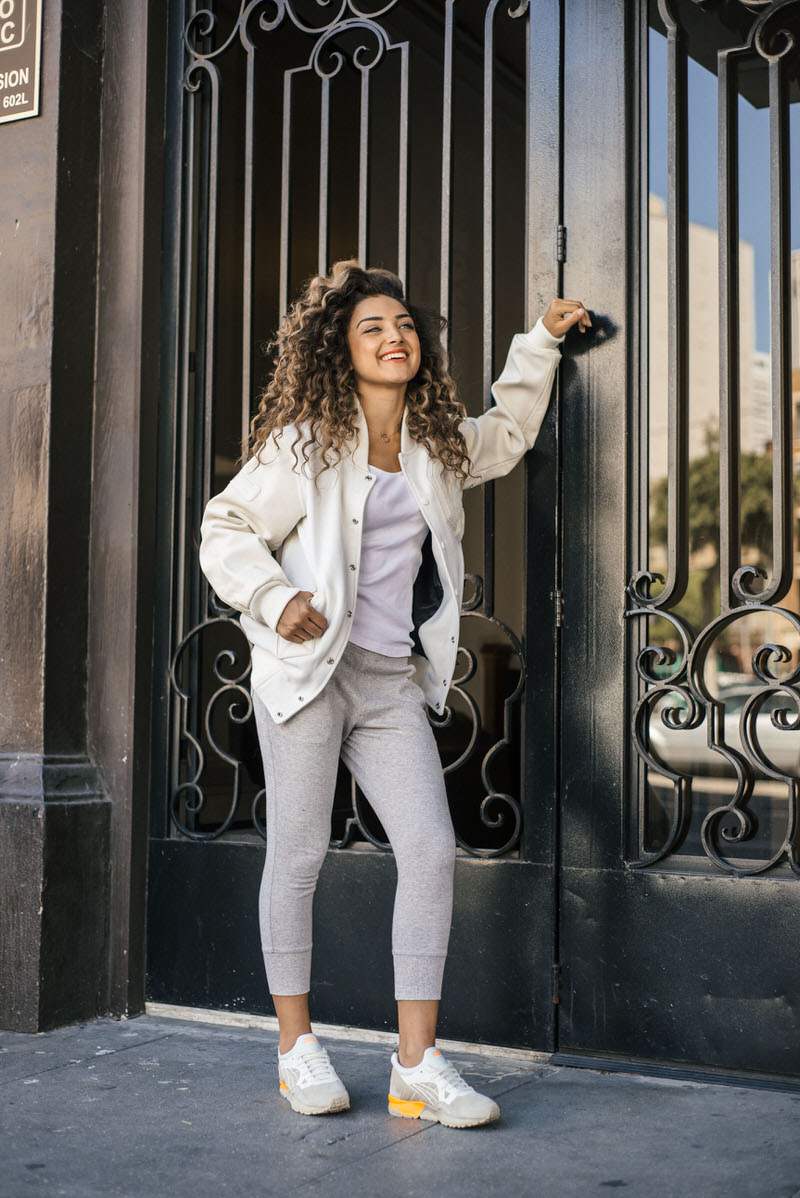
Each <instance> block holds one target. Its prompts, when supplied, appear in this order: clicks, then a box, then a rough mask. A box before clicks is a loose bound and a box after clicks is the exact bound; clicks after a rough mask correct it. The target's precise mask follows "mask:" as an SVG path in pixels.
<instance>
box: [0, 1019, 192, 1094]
mask: <svg viewBox="0 0 800 1198" xmlns="http://www.w3.org/2000/svg"><path fill="white" fill-rule="evenodd" d="M172 1035H174V1033H173V1032H165V1033H164V1035H163V1036H153V1037H152V1039H150V1040H137V1041H136V1043H135V1044H124V1045H123V1046H122V1047H121V1048H115V1049H114V1050H113V1052H104V1053H101V1054H100V1055H99V1056H96V1055H92V1056H86V1057H82V1058H81V1060H80V1061H79V1062H77V1064H79V1065H83V1064H85V1063H86V1062H87V1061H95V1060H98V1061H107V1060H109V1058H113V1057H115V1056H119V1055H120V1054H121V1053H123V1052H128V1051H129V1050H130V1049H131V1048H144V1047H145V1046H146V1045H148V1044H158V1043H160V1041H162V1040H168V1039H169V1038H170V1036H172ZM70 1066H72V1067H75V1066H76V1062H75V1060H74V1059H73V1060H71V1061H61V1062H60V1063H58V1064H54V1065H48V1066H47V1067H46V1068H45V1069H34V1070H33V1071H32V1072H31V1073H26V1074H24V1075H22V1076H21V1077H9V1078H8V1079H4V1078H0V1086H11V1085H14V1083H16V1082H21V1081H25V1080H26V1079H27V1078H31V1077H36V1076H43V1075H44V1074H46V1073H55V1072H57V1070H59V1069H69V1068H70Z"/></svg>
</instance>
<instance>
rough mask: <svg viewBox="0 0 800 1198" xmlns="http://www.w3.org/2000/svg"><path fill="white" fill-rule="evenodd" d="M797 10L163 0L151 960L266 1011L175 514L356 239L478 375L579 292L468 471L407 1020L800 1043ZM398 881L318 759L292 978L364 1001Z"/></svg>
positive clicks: (477, 1027)
mask: <svg viewBox="0 0 800 1198" xmlns="http://www.w3.org/2000/svg"><path fill="white" fill-rule="evenodd" d="M797 10H798V0H783V2H781V0H773V2H768V0H765V2H763V3H761V2H759V0H747V2H745V0H719V2H717V0H649V2H648V0H530V2H528V0H520V2H518V3H514V2H513V0H503V2H502V3H501V2H500V0H436V2H435V3H430V2H426V0H335V2H334V3H324V4H323V3H322V2H321V0H250V3H246V2H245V0H241V3H239V0H218V2H217V3H213V4H209V6H208V7H207V8H203V9H199V8H198V6H197V5H196V4H194V3H192V2H191V0H173V4H172V18H171V31H172V32H171V46H170V63H171V68H170V69H171V72H172V85H171V87H170V89H169V90H170V95H171V108H170V111H169V113H168V119H167V157H166V164H167V186H166V192H167V205H166V207H167V213H168V217H167V222H166V227H165V249H166V252H165V263H166V270H165V288H166V292H167V294H166V300H167V302H166V303H165V305H164V310H165V311H167V312H172V313H174V324H173V325H172V326H169V325H167V326H165V333H164V344H163V346H162V356H163V360H164V363H165V367H166V368H165V385H164V395H163V404H162V410H163V425H162V428H161V450H162V468H161V511H162V520H161V539H160V544H159V572H160V577H161V579H162V592H161V600H160V606H161V611H162V613H163V617H162V619H161V621H160V622H159V631H158V641H157V644H156V647H155V652H156V667H157V668H156V676H157V677H160V678H161V679H162V680H163V687H162V689H161V691H160V692H159V694H158V695H157V697H156V703H155V708H154V761H155V769H154V776H153V785H152V820H151V827H152V838H151V856H150V875H149V878H150V882H149V896H150V897H149V902H150V919H149V995H150V997H151V998H153V999H160V1000H164V1001H173V1002H180V1003H185V1004H193V1005H198V1006H211V1007H227V1008H233V1009H240V1010H249V1011H264V1012H269V1011H270V1010H271V1004H270V1000H269V995H268V993H267V990H266V982H265V978H264V973H263V966H262V962H261V955H260V945H259V934H258V926H257V893H258V884H259V880H260V873H261V866H262V862H263V838H262V829H263V810H264V807H263V804H264V802H265V801H269V796H268V795H266V796H265V794H264V791H263V789H262V786H263V778H262V777H261V774H260V763H259V759H258V749H257V742H256V737H255V729H254V723H253V719H252V714H251V706H250V700H249V695H248V690H247V680H248V671H249V661H248V658H247V652H246V642H245V640H244V638H243V636H242V634H241V631H240V630H239V628H238V625H237V624H236V622H235V620H234V618H233V617H234V615H235V613H232V612H230V611H228V610H226V609H225V608H222V607H220V605H219V603H218V601H217V600H216V598H215V596H214V595H213V594H210V593H209V592H208V589H207V586H206V584H205V582H204V579H203V577H202V575H201V574H200V572H199V570H198V566H197V557H196V548H197V539H198V528H199V522H200V517H201V515H202V510H203V507H204V504H205V502H206V499H207V498H208V496H209V495H210V494H212V493H213V492H214V491H216V490H219V489H221V487H222V486H223V485H224V484H225V482H226V481H227V479H228V478H229V477H230V475H231V473H232V472H233V470H234V469H235V459H236V457H237V456H238V454H239V451H240V445H241V438H242V435H243V432H244V430H245V429H246V427H247V424H248V421H249V417H250V412H251V408H252V404H253V400H254V396H255V394H256V392H257V390H258V388H259V386H260V384H261V383H262V382H263V379H264V371H265V368H266V362H265V359H264V358H263V357H262V355H261V354H260V352H259V346H260V343H261V342H262V341H264V340H266V339H267V338H268V337H269V336H270V335H271V333H272V331H273V330H274V328H275V327H276V324H277V322H278V319H279V317H280V314H281V313H282V311H283V310H284V309H285V307H286V304H287V302H288V301H289V299H290V297H291V295H292V294H293V292H294V291H295V289H296V288H297V286H298V285H299V284H300V282H301V281H302V280H303V279H304V278H306V277H307V276H308V275H310V274H312V273H316V272H317V271H325V270H327V268H328V267H329V266H330V264H331V263H332V262H333V261H335V260H336V259H337V258H343V257H351V256H358V257H359V258H361V259H362V260H364V261H365V262H367V263H370V264H383V265H386V266H389V267H392V268H393V269H396V270H398V271H399V273H400V274H401V275H402V276H403V277H404V279H405V280H406V282H407V286H408V291H409V294H410V295H413V296H414V298H415V300H416V301H417V302H421V303H424V304H427V305H429V306H431V307H436V308H438V309H439V310H441V311H443V312H444V313H445V314H446V315H447V316H448V317H449V319H450V329H449V334H448V337H449V340H448V347H449V350H450V353H451V355H452V360H453V363H454V366H455V372H456V374H457V377H458V379H459V381H460V386H461V393H462V396H463V398H464V400H465V402H466V403H467V406H468V408H469V409H470V411H472V412H476V413H477V412H479V411H481V410H482V408H483V407H485V406H486V405H487V404H489V403H490V402H491V397H490V392H489V385H490V383H491V380H492V377H493V374H494V373H495V372H496V370H497V368H498V367H499V365H500V364H501V363H502V360H503V358H504V356H505V352H506V348H507V345H508V341H509V339H510V337H511V335H512V334H513V333H514V332H515V331H517V330H518V329H520V328H523V327H530V325H531V324H532V323H533V322H534V321H535V319H536V317H537V316H538V315H539V314H540V313H541V312H542V311H543V310H544V308H545V307H546V305H547V303H548V302H549V300H550V299H551V298H552V297H553V296H555V295H562V296H566V297H568V298H579V299H581V300H583V301H584V302H586V303H587V304H588V305H589V307H590V309H591V311H592V314H593V320H594V331H593V334H592V336H591V337H590V338H589V337H586V338H581V337H578V336H577V335H575V336H573V335H570V337H568V338H567V341H566V343H565V345H564V360H563V362H562V364H561V367H560V370H559V375H558V378H557V382H556V387H555V390H554V397H553V402H552V404H551V407H550V410H549V413H548V417H547V419H546V422H545V425H544V427H543V429H542V432H541V434H540V437H539V440H538V442H537V445H536V447H535V449H534V450H533V451H532V452H531V453H530V454H529V455H527V458H526V460H525V463H524V465H523V466H520V467H519V468H518V469H517V470H515V471H514V472H513V473H512V474H511V475H510V476H509V477H508V478H506V479H503V480H499V481H498V482H497V483H495V484H490V485H489V486H487V487H486V488H485V489H484V490H483V492H480V493H476V492H475V491H471V492H469V493H468V495H467V499H468V506H467V521H466V532H465V537H464V547H465V559H466V562H467V570H468V571H469V572H470V574H471V579H470V584H471V585H470V586H469V588H468V593H469V594H470V598H469V599H468V601H467V602H466V603H465V608H464V613H463V614H464V618H463V621H462V638H461V646H462V652H461V662H462V663H463V671H462V674H461V677H460V678H459V679H458V680H457V682H456V684H455V685H454V687H453V690H452V691H451V695H450V712H449V718H447V719H445V720H444V721H442V723H441V726H439V727H438V728H437V737H438V739H439V744H440V749H441V753H442V759H443V763H444V768H445V774H446V778H447V783H448V792H449V795H450V799H451V806H452V811H453V817H454V823H455V827H456V833H457V837H458V841H459V845H460V853H459V859H458V861H457V869H456V903H455V912H454V921H453V931H452V936H451V942H450V954H449V958H448V964H447V968H446V971H445V983H444V994H443V1003H442V1021H441V1025H440V1029H441V1034H442V1035H445V1036H456V1037H459V1038H465V1039H472V1040H476V1041H481V1040H484V1041H492V1042H495V1043H508V1044H516V1045H525V1046H528V1047H534V1048H538V1049H553V1048H556V1049H560V1050H561V1052H562V1053H563V1054H564V1058H565V1059H570V1058H572V1057H574V1056H576V1055H578V1056H581V1057H582V1058H583V1059H586V1058H588V1057H591V1056H598V1055H602V1054H611V1055H616V1056H618V1057H619V1056H624V1057H637V1058H650V1059H659V1060H663V1059H673V1060H681V1061H689V1062H698V1063H704V1064H713V1065H720V1066H729V1067H733V1068H737V1069H760V1070H768V1071H771V1072H784V1073H787V1072H788V1073H800V1049H799V1048H798V1045H800V1037H798V1035H797V1032H798V1030H799V1029H798V1020H797V1016H796V1011H797V1001H798V994H800V969H798V968H797V967H796V966H795V963H794V954H793V952H791V951H787V946H789V945H791V944H793V942H794V938H795V935H796V932H795V929H796V927H797V926H798V916H800V887H799V886H798V884H797V873H798V859H797V836H798V833H797V819H798V786H799V785H800V728H798V722H799V720H800V716H799V715H798V712H799V711H800V703H798V698H799V697H800V696H799V694H798V686H797V681H798V676H800V665H798V661H799V660H800V618H799V617H798V614H797V613H798V590H799V584H798V577H799V576H800V568H798V560H799V559H798V543H797V529H798V490H797V482H796V479H795V474H796V473H797V463H798V448H797V445H798V441H800V415H799V414H798V408H799V407H800V354H799V353H798V335H797V330H798V328H800V307H798V296H800V250H797V249H795V250H792V246H798V245H800V236H798V224H800V186H799V185H798V182H797V165H796V164H797V162H798V161H800V147H798V149H797V152H796V154H795V156H794V158H792V155H791V153H790V149H791V148H794V147H795V146H796V145H797V140H798V132H800V119H797V116H796V114H797V110H798V105H797V98H798V46H800V30H799V29H798V15H797ZM784 30H788V31H791V33H785V32H783V31H784ZM792 35H793V37H794V40H792ZM709 81H711V83H710V87H711V91H710V92H709V90H708V89H709ZM709 95H711V96H712V97H714V102H713V105H712V113H711V115H712V129H711V134H710V138H709V136H708V135H707V134H703V129H705V128H706V127H707V125H708V110H709V103H710V101H709ZM717 97H718V98H717ZM714 107H716V116H717V124H716V125H714V122H713V115H714V114H713V108H714ZM701 113H702V114H703V115H704V116H705V117H706V120H705V122H703V121H700V120H699V115H700V114H701ZM737 117H738V122H737ZM762 118H763V122H764V123H763V129H761V127H760V126H759V124H758V121H759V120H762ZM748 122H750V123H748ZM760 129H761V131H760V132H759V130H760ZM701 135H702V136H701ZM703 137H706V140H703ZM737 137H738V140H737ZM743 137H744V139H745V140H744V142H743V141H742V138H743ZM747 138H750V141H748V140H747ZM764 146H765V147H766V150H767V157H766V159H765V160H764V161H765V163H766V167H765V171H764V178H763V179H761V191H760V192H759V191H758V187H757V186H756V190H755V191H754V192H753V194H751V191H752V186H751V185H753V179H755V178H756V174H755V172H750V175H752V178H751V177H750V175H748V171H747V169H746V167H743V165H742V164H743V163H745V164H746V163H747V162H748V161H750V159H751V157H752V155H757V154H758V152H760V150H759V147H762V148H763V147H764ZM792 163H794V165H792ZM709 166H710V168H711V174H710V176H709V175H708V173H707V172H708V170H709ZM704 172H706V173H704ZM759 178H760V176H759ZM712 187H713V189H714V190H715V193H716V194H715V196H714V199H715V200H716V201H717V203H716V204H712V211H711V215H709V213H708V211H706V210H705V209H703V207H702V204H700V205H699V206H698V203H699V201H698V197H700V198H702V196H703V195H706V194H707V193H708V191H709V189H711V188H712ZM748 188H750V190H748ZM754 214H755V215H754ZM751 219H752V220H753V221H754V226H753V227H754V229H755V230H756V231H755V232H754V233H753V235H752V242H751V241H748V240H747V236H746V229H745V226H746V225H747V222H748V221H750V220H751ZM759 219H760V224H763V223H764V221H766V224H767V227H768V228H771V237H770V238H769V239H768V245H767V248H766V250H764V247H763V246H760V242H759V240H758V238H759V233H758V228H759V227H760V226H759ZM793 222H795V223H793ZM765 253H766V259H765V257H764V255H765ZM765 263H766V265H765ZM764 270H766V273H767V274H768V276H769V279H768V284H767V286H768V294H767V299H766V301H765V300H764V295H763V293H762V291H761V290H760V288H761V286H762V284H761V283H760V282H759V279H760V277H761V276H760V274H759V271H760V272H761V274H762V275H763V273H764ZM690 284H691V285H690ZM765 302H766V303H767V306H768V310H769V315H768V318H767V326H764V325H763V320H762V318H761V317H760V316H759V310H760V307H763V306H764V303H765ZM709 314H711V315H709ZM709 321H710V324H709ZM765 327H766V328H767V332H766V333H765V332H764V328H765ZM793 462H794V469H793V466H792V464H793ZM720 513H721V517H720ZM659 573H661V575H662V576H663V578H665V579H666V581H665V582H664V584H663V586H662V588H661V590H657V585H658V582H659V577H658V575H659ZM759 579H764V580H766V582H765V583H762V585H761V589H760V590H759V587H758V584H759ZM720 580H722V583H723V585H722V587H721V588H720ZM782 712H783V714H781V713H782ZM394 879H395V871H394V862H393V858H392V856H391V853H390V852H389V851H388V846H387V845H386V843H385V837H384V833H383V830H382V828H381V827H380V825H379V824H378V822H377V821H376V819H375V817H374V814H373V813H372V812H371V810H370V809H369V807H368V805H367V804H366V802H365V800H364V798H363V796H362V795H361V794H360V793H359V792H358V790H357V788H355V787H354V785H353V783H352V781H351V779H350V778H349V776H347V775H346V773H345V772H344V770H342V773H341V775H340V778H339V784H338V786H337V793H336V799H335V804H334V813H333V821H332V830H331V851H330V852H329V853H328V856H327V859H326V863H325V866H324V868H323V872H322V876H321V878H320V884H319V887H318V890H317V895H316V898H315V917H314V918H315V947H314V962H313V968H312V987H313V1016H314V1017H315V1018H317V1019H319V1020H327V1021H334V1022H349V1023H356V1024H362V1025H365V1026H372V1027H390V1026H393V1020H394V1009H393V1001H392V977H391V953H390V925H391V905H392V897H393V890H394Z"/></svg>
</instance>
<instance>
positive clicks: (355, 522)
mask: <svg viewBox="0 0 800 1198" xmlns="http://www.w3.org/2000/svg"><path fill="white" fill-rule="evenodd" d="M353 523H354V524H358V520H356V518H355V516H353Z"/></svg>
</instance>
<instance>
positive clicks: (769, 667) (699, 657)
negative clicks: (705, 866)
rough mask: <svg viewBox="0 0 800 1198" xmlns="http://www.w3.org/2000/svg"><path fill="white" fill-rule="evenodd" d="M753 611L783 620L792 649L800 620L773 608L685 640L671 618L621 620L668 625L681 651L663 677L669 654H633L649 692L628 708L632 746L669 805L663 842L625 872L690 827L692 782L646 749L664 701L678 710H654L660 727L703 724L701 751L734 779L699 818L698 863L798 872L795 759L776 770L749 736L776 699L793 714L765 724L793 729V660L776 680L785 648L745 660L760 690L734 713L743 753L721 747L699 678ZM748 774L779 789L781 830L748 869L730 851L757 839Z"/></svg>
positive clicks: (720, 731) (740, 612) (686, 634)
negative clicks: (663, 784) (770, 849)
mask: <svg viewBox="0 0 800 1198" xmlns="http://www.w3.org/2000/svg"><path fill="white" fill-rule="evenodd" d="M637 577H638V576H637ZM634 581H635V580H634ZM628 593H629V594H630V595H635V594H636V593H637V588H636V586H635V585H634V583H631V584H630V585H629V587H628ZM755 611H761V612H764V613H769V614H771V615H779V616H781V617H783V618H785V619H786V620H788V621H789V623H790V624H791V626H792V628H793V629H794V631H795V633H796V635H797V638H798V643H800V617H798V616H797V615H796V614H795V613H794V612H791V611H789V610H787V609H785V608H780V607H771V606H768V605H756V604H752V603H751V604H748V605H746V606H743V607H741V608H737V609H735V610H734V611H732V612H728V613H727V614H725V615H722V616H718V617H717V618H716V619H715V620H712V621H711V623H710V624H708V625H707V627H706V628H705V629H704V630H703V631H702V632H701V633H700V635H699V636H697V637H696V638H693V637H692V634H691V629H690V628H689V626H688V624H686V622H685V621H683V620H681V619H680V617H678V616H676V615H675V613H670V612H665V611H662V610H659V609H655V608H653V607H640V608H634V609H632V610H629V611H626V612H625V616H626V617H641V616H659V617H661V618H663V619H668V620H669V621H670V623H671V624H672V625H673V627H675V628H676V630H677V631H678V633H679V635H680V637H681V641H682V645H683V656H682V657H681V659H680V660H679V661H677V664H676V666H675V669H674V670H673V671H672V672H671V673H670V674H669V675H668V676H667V677H663V676H662V677H659V676H658V675H656V674H655V667H656V666H660V665H664V664H668V665H669V664H673V663H675V662H676V659H677V655H676V654H675V653H674V651H673V650H672V649H669V648H664V647H662V646H657V645H652V644H649V645H646V646H645V647H644V648H643V649H641V650H640V651H639V653H638V655H637V661H636V670H637V673H638V675H639V677H640V678H641V679H642V680H643V681H644V682H645V683H646V684H647V685H648V688H649V689H648V690H647V691H646V692H645V693H644V695H643V696H642V697H641V698H640V699H639V701H638V703H637V705H636V709H635V712H634V716H633V740H634V744H635V746H636V750H637V753H638V755H639V757H640V758H641V759H642V761H643V762H644V763H645V764H646V765H647V766H648V767H649V768H650V769H653V770H655V771H656V772H657V773H658V774H661V775H662V776H664V777H666V778H668V779H669V780H670V781H671V783H672V787H673V801H672V817H671V821H670V827H669V829H668V832H667V835H666V837H665V839H664V841H663V843H662V844H661V846H660V847H659V848H658V849H657V850H656V851H654V852H650V853H642V854H641V855H640V856H639V858H638V859H637V860H635V861H632V862H631V863H630V864H631V867H632V868H637V869H641V868H643V867H646V866H650V865H653V864H654V863H655V862H657V861H661V860H663V859H664V858H665V857H667V856H668V855H670V854H671V853H675V852H677V851H678V850H679V849H680V848H681V846H682V845H683V843H684V841H685V839H686V835H687V832H688V829H689V824H690V820H691V814H692V775H691V774H687V773H685V772H679V771H677V770H675V769H673V768H671V767H670V765H669V764H668V763H667V762H665V761H664V760H662V759H661V757H659V756H658V755H657V754H656V753H654V751H653V749H652V746H651V744H650V738H651V729H652V719H653V715H654V710H655V708H656V705H657V703H658V702H659V701H660V700H662V699H663V697H664V696H665V695H668V694H670V695H674V696H675V697H676V699H678V698H679V699H680V700H681V701H682V704H678V703H676V704H675V705H672V706H665V707H664V708H663V709H662V711H661V720H662V722H663V724H664V725H665V726H666V727H668V728H670V729H671V730H673V731H677V732H682V731H687V730H689V729H695V728H697V727H699V726H700V725H701V724H702V723H703V722H704V721H705V722H706V724H707V745H708V748H709V749H710V750H712V751H713V752H714V753H717V754H719V755H720V756H721V757H722V758H723V759H724V760H725V762H726V763H727V766H728V767H729V770H730V772H732V773H733V776H734V777H733V779H731V784H732V785H734V780H735V785H734V791H733V794H732V795H731V797H730V799H729V800H728V801H727V802H726V803H722V804H718V805H717V806H715V807H714V808H713V809H712V810H710V811H709V812H708V813H707V814H706V816H705V817H704V819H703V822H702V825H701V828H700V841H701V844H702V848H703V851H704V853H705V854H706V856H707V857H708V858H709V860H711V861H713V862H714V864H715V865H717V866H718V867H719V868H720V869H722V870H724V871H725V872H727V873H733V874H737V875H740V876H745V875H750V874H758V873H763V872H765V871H766V870H768V869H770V868H772V867H773V866H775V865H777V864H778V863H779V862H780V861H782V860H785V861H787V862H788V864H789V866H790V867H791V869H792V870H793V871H794V872H795V873H800V868H798V849H797V844H796V837H797V831H798V818H799V816H800V776H798V775H800V751H798V752H797V753H796V758H797V762H796V766H795V773H791V772H787V771H786V770H785V769H784V770H781V769H780V768H779V767H778V764H777V763H776V762H775V761H773V760H771V759H770V758H769V757H768V755H767V754H766V752H765V750H764V747H763V745H761V743H760V742H759V737H758V730H757V721H758V715H759V712H761V711H762V709H763V707H764V706H765V704H766V703H767V702H768V701H769V700H770V699H771V698H772V697H773V696H774V695H776V694H785V695H786V696H787V698H788V699H789V700H790V701H792V702H793V703H794V704H795V708H796V713H795V712H794V711H793V709H791V708H778V709H775V710H773V711H772V712H771V713H770V723H771V725H772V726H773V727H775V728H777V729H779V730H780V731H781V732H787V733H790V732H795V733H797V732H798V731H799V730H800V686H798V682H799V681H800V661H799V662H798V663H797V664H796V666H795V668H794V670H792V672H791V673H790V674H789V675H788V676H786V677H784V678H779V677H778V676H777V675H776V674H775V673H774V669H773V667H774V666H776V665H783V664H786V663H788V662H790V661H791V659H792V653H791V651H790V650H789V649H788V648H787V646H785V645H780V644H776V643H772V642H768V643H764V644H761V645H759V646H758V648H757V649H756V650H755V652H754V653H753V657H752V669H753V674H754V675H755V678H756V679H757V680H758V681H759V682H761V683H762V684H763V685H762V686H761V687H758V688H757V689H754V691H753V693H752V695H750V696H748V698H747V699H746V701H745V703H744V706H743V708H742V712H741V715H740V720H739V728H740V739H741V744H742V750H743V751H740V750H739V749H738V748H736V747H735V746H733V745H731V744H729V743H728V742H727V741H726V739H725V703H724V701H721V700H720V699H719V698H717V697H715V696H714V695H713V694H712V693H711V691H710V690H709V687H708V684H707V682H706V677H705V671H706V665H707V661H708V657H709V654H710V652H711V649H712V647H713V645H714V643H715V641H716V640H717V638H718V637H719V636H720V635H721V633H722V632H723V631H724V630H725V629H726V628H728V627H729V626H730V625H731V624H733V623H734V622H735V621H736V620H739V619H741V618H742V617H745V616H750V615H752V614H753V612H755ZM692 642H693V643H692ZM788 744H789V742H787V746H788ZM756 771H757V772H759V773H760V774H761V775H763V776H765V777H767V778H769V779H772V780H774V781H778V782H783V783H784V784H785V786H786V792H787V793H786V797H787V818H786V829H785V834H784V836H783V837H782V839H781V843H780V845H779V847H778V849H777V851H775V852H774V853H772V854H771V855H770V856H768V857H767V858H765V859H764V860H761V861H758V862H757V863H755V864H746V863H743V862H742V861H741V859H739V860H737V859H736V857H735V849H736V847H737V846H740V845H742V844H743V843H744V842H746V841H752V840H753V839H754V838H755V837H756V835H757V833H758V820H757V819H756V817H755V815H754V813H753V811H752V810H751V809H750V806H749V804H750V802H751V800H752V798H753V793H754V783H755V772H756Z"/></svg>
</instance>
